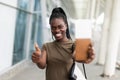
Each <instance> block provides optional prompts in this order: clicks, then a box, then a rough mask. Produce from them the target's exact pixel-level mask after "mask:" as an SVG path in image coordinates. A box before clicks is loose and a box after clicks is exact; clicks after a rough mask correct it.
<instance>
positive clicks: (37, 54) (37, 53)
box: [32, 43, 41, 63]
mask: <svg viewBox="0 0 120 80" xmlns="http://www.w3.org/2000/svg"><path fill="white" fill-rule="evenodd" d="M40 55H41V50H40V48H39V46H38V44H37V43H35V51H34V52H33V54H32V61H33V62H34V63H39V61H40Z"/></svg>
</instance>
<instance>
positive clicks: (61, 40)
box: [32, 7, 94, 80]
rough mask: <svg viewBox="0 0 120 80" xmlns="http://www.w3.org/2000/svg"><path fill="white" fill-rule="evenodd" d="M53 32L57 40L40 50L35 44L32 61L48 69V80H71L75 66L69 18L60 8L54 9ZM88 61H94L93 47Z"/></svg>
mask: <svg viewBox="0 0 120 80" xmlns="http://www.w3.org/2000/svg"><path fill="white" fill-rule="evenodd" d="M49 23H50V26H51V32H52V35H53V36H54V38H55V40H54V41H53V42H49V43H45V44H44V45H43V47H42V49H40V48H39V47H38V45H37V44H35V48H36V51H35V52H34V53H33V54H32V61H33V62H34V63H36V64H37V66H38V67H39V68H41V69H44V68H46V80H69V78H68V74H69V70H70V68H71V66H72V64H73V51H72V45H73V44H74V42H73V41H72V39H71V37H70V34H69V27H68V22H67V16H66V14H65V12H64V10H63V9H62V8H60V7H57V8H54V9H53V11H52V14H51V16H50V19H49ZM88 54H90V55H91V56H89V57H88V60H87V61H86V62H85V63H90V62H91V61H92V60H93V59H94V52H93V49H92V46H90V47H89V49H88Z"/></svg>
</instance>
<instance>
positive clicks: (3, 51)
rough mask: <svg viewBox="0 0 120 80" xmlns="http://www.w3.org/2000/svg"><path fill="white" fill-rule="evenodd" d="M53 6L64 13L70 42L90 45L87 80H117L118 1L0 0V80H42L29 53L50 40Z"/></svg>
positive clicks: (119, 47) (119, 65) (119, 58)
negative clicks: (87, 41)
mask: <svg viewBox="0 0 120 80" xmlns="http://www.w3.org/2000/svg"><path fill="white" fill-rule="evenodd" d="M54 7H62V8H63V9H64V10H65V12H66V14H67V17H68V23H69V27H70V34H71V36H72V39H73V40H75V39H76V38H79V37H82V38H88V37H89V38H91V40H92V42H93V46H94V49H95V54H96V58H95V60H94V61H93V62H92V63H90V64H86V72H87V76H88V80H120V31H119V30H120V22H119V20H120V15H119V14H120V0H0V80H33V79H35V80H45V70H41V69H38V68H37V66H36V65H35V64H34V63H32V61H31V54H32V52H33V51H34V43H35V42H37V43H38V45H39V47H42V44H44V43H45V42H48V41H52V35H51V31H50V26H49V17H50V14H51V11H52V9H53V8H54ZM78 64H79V67H80V68H81V64H80V63H78Z"/></svg>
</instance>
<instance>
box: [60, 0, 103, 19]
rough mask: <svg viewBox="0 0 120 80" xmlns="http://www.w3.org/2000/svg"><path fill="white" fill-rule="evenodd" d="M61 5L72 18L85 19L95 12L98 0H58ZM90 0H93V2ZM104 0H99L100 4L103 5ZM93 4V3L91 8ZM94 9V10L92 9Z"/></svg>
mask: <svg viewBox="0 0 120 80" xmlns="http://www.w3.org/2000/svg"><path fill="white" fill-rule="evenodd" d="M60 1H61V4H62V6H64V7H65V8H66V11H67V12H68V13H69V16H70V17H71V18H73V19H86V18H89V16H91V12H93V13H92V14H93V15H94V14H95V10H96V6H97V2H98V1H99V0H60ZM92 1H95V3H93V2H92ZM104 1H105V0H100V5H101V6H104ZM93 4H94V5H95V6H94V8H92V6H93ZM92 9H94V11H92Z"/></svg>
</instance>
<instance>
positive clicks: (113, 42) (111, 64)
mask: <svg viewBox="0 0 120 80" xmlns="http://www.w3.org/2000/svg"><path fill="white" fill-rule="evenodd" d="M108 2H110V1H109V0H108ZM107 4H109V3H107ZM112 4H113V9H112V16H111V23H110V25H109V26H110V27H109V37H108V47H107V55H106V61H105V67H104V72H103V74H104V75H105V76H109V77H111V76H112V75H114V74H115V66H116V60H117V52H118V47H119V38H120V31H119V30H120V22H119V20H120V15H119V14H120V9H119V8H120V0H113V2H112ZM109 5H110V4H109Z"/></svg>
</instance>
